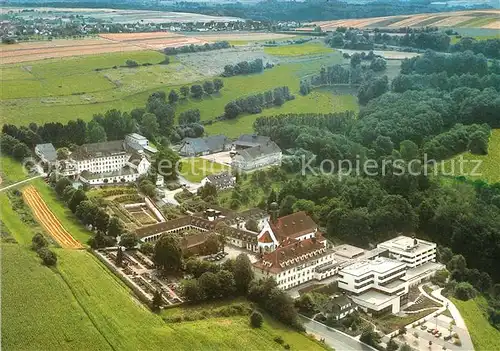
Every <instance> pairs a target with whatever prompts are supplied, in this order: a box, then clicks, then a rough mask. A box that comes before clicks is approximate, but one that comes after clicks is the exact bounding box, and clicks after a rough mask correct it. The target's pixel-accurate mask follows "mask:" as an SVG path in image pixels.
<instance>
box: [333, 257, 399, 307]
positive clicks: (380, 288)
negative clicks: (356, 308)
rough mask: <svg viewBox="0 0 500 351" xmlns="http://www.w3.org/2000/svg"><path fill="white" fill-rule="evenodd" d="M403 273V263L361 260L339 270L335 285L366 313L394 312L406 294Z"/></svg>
mask: <svg viewBox="0 0 500 351" xmlns="http://www.w3.org/2000/svg"><path fill="white" fill-rule="evenodd" d="M406 270H407V268H406V264H405V263H404V262H400V261H396V260H393V259H389V258H385V257H377V258H375V259H372V260H362V261H359V262H355V263H353V264H350V265H348V266H346V267H344V268H342V269H341V270H340V272H339V279H338V286H339V288H341V289H343V290H345V291H347V292H349V293H350V294H351V298H352V299H353V301H354V302H355V303H357V304H358V305H360V306H361V308H363V309H364V310H365V311H367V312H368V313H374V312H375V313H382V312H386V311H390V312H392V313H397V312H399V310H400V307H401V305H402V304H403V302H404V299H403V301H401V300H402V299H401V297H405V296H407V294H408V282H407V281H405V280H403V279H402V278H403V277H404V276H405V275H406Z"/></svg>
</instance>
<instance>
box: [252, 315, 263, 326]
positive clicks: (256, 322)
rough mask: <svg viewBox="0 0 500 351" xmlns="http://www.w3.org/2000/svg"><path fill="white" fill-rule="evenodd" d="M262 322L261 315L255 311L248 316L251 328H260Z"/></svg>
mask: <svg viewBox="0 0 500 351" xmlns="http://www.w3.org/2000/svg"><path fill="white" fill-rule="evenodd" d="M263 322H264V319H263V318H262V314H260V313H259V312H257V311H254V312H253V313H252V314H251V315H250V325H251V326H252V327H253V328H260V327H261V326H262V323H263Z"/></svg>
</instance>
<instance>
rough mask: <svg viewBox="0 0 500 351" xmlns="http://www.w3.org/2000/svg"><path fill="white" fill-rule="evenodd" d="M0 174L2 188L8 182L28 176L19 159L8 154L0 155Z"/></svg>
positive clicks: (0, 186) (17, 180) (14, 181)
mask: <svg viewBox="0 0 500 351" xmlns="http://www.w3.org/2000/svg"><path fill="white" fill-rule="evenodd" d="M0 176H1V178H2V181H1V182H0V188H3V187H4V186H6V185H8V184H11V183H16V182H19V181H21V180H23V179H26V178H28V173H27V172H26V171H25V170H24V169H23V166H22V165H21V163H20V162H19V161H16V160H14V159H13V158H11V157H9V156H0Z"/></svg>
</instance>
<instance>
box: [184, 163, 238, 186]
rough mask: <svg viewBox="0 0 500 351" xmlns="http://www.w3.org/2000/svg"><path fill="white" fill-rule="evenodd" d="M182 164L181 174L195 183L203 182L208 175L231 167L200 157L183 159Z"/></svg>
mask: <svg viewBox="0 0 500 351" xmlns="http://www.w3.org/2000/svg"><path fill="white" fill-rule="evenodd" d="M181 164H182V166H181V172H180V173H181V175H182V176H183V177H184V178H186V179H187V180H188V181H190V182H193V183H199V182H201V180H202V179H203V178H205V177H206V176H208V175H211V174H217V173H220V172H223V171H227V170H230V169H231V167H229V166H225V165H222V164H220V163H215V162H210V161H209V160H205V159H203V158H199V157H190V158H185V159H182V161H181Z"/></svg>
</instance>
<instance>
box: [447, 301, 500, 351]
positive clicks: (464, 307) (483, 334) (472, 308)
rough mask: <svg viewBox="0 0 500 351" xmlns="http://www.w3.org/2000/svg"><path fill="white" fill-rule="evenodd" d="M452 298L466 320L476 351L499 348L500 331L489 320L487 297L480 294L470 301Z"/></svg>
mask: <svg viewBox="0 0 500 351" xmlns="http://www.w3.org/2000/svg"><path fill="white" fill-rule="evenodd" d="M451 300H452V301H453V303H454V304H455V306H456V307H457V308H458V310H459V311H460V314H461V315H462V318H463V319H464V320H465V324H466V325H467V329H468V330H469V334H470V335H471V338H472V343H473V344H474V348H475V349H476V351H482V350H484V351H489V350H497V349H498V345H500V331H498V330H497V329H495V328H494V327H493V326H492V325H491V324H490V323H489V322H488V319H487V317H486V310H487V302H486V299H485V298H484V297H482V296H480V297H476V298H475V299H473V300H469V301H461V300H458V299H454V298H452V299H451Z"/></svg>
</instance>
